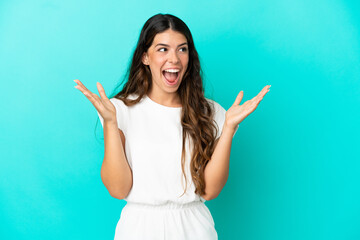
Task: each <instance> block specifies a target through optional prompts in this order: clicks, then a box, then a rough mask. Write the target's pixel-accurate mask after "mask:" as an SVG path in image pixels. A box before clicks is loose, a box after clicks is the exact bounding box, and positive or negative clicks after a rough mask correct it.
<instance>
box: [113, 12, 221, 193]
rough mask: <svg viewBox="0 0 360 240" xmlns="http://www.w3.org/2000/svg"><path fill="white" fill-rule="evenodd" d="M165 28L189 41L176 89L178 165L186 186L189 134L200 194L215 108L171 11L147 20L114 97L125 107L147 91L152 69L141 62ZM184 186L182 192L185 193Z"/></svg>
mask: <svg viewBox="0 0 360 240" xmlns="http://www.w3.org/2000/svg"><path fill="white" fill-rule="evenodd" d="M168 29H171V30H173V31H177V32H180V33H182V34H183V35H184V36H185V37H186V39H187V43H188V49H189V62H188V67H187V70H186V72H185V74H184V77H183V80H182V82H181V84H180V86H179V88H178V90H177V92H178V94H179V96H180V99H181V104H182V111H181V125H182V128H183V139H182V146H183V147H182V156H181V168H182V172H183V176H184V177H185V183H186V188H187V177H186V174H185V143H186V139H187V138H188V137H190V138H191V139H192V141H193V152H192V157H191V162H190V172H191V175H192V180H193V182H194V185H195V189H196V190H195V193H196V194H199V195H200V196H201V195H203V194H205V179H204V170H205V167H206V165H207V163H208V161H209V160H210V158H211V155H212V153H213V151H214V146H215V136H216V135H217V131H218V129H217V128H216V126H215V124H214V120H213V115H214V108H213V106H212V103H211V102H209V101H207V100H206V99H205V96H204V88H203V82H202V70H201V67H200V61H199V56H198V53H197V51H196V49H195V45H194V42H193V38H192V35H191V32H190V30H189V28H188V27H187V26H186V24H185V23H184V22H183V21H182V20H181V19H179V18H178V17H175V16H173V15H170V14H157V15H154V16H152V17H151V18H149V19H148V20H147V21H146V23H145V24H144V26H143V28H142V30H141V33H140V37H139V40H138V42H137V45H136V48H135V51H134V54H133V56H132V61H131V64H130V66H129V68H128V70H127V73H126V76H125V79H127V82H126V83H125V85H124V86H123V89H122V90H121V91H120V92H118V93H117V94H115V95H114V96H113V97H114V98H117V99H120V100H122V101H123V102H124V103H125V105H127V106H132V105H134V104H136V103H138V102H139V101H140V100H141V99H142V98H143V96H144V95H145V94H147V93H148V91H149V90H150V89H151V84H152V80H151V71H150V68H149V66H147V65H144V64H143V63H142V61H141V60H142V56H143V53H145V52H146V51H147V50H148V49H149V47H150V46H151V44H152V42H153V40H154V38H155V35H156V34H158V33H161V32H164V31H166V30H168ZM127 76H128V77H127ZM130 94H135V95H137V96H138V97H137V98H136V99H128V98H127V97H128V96H129V95H130ZM110 98H111V97H110ZM186 188H185V190H184V193H183V194H185V192H186ZM183 194H182V195H183Z"/></svg>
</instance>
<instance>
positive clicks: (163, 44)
mask: <svg viewBox="0 0 360 240" xmlns="http://www.w3.org/2000/svg"><path fill="white" fill-rule="evenodd" d="M186 44H187V42H184V43H182V44H179V45H178V47H180V46H182V45H186ZM158 45H161V46H165V47H169V45H167V44H165V43H158V44H156V45H155V47H157V46H158Z"/></svg>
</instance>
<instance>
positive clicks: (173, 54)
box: [168, 51, 179, 63]
mask: <svg viewBox="0 0 360 240" xmlns="http://www.w3.org/2000/svg"><path fill="white" fill-rule="evenodd" d="M168 61H169V62H171V63H177V62H178V61H179V56H178V55H177V54H176V52H174V51H169V58H168Z"/></svg>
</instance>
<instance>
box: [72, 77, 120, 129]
mask: <svg viewBox="0 0 360 240" xmlns="http://www.w3.org/2000/svg"><path fill="white" fill-rule="evenodd" d="M74 82H76V83H77V84H78V85H76V86H75V88H76V89H79V90H80V91H81V92H82V93H83V94H84V95H85V97H87V99H89V101H90V102H91V103H92V104H93V105H94V107H95V108H96V110H97V111H98V112H99V113H100V115H101V116H102V117H103V119H104V121H108V122H114V123H116V109H115V106H114V104H113V103H112V102H111V101H110V100H109V99H108V98H107V96H106V94H105V90H104V88H103V86H102V85H101V84H100V83H99V82H98V83H97V84H96V86H97V89H98V91H99V94H100V97H99V96H98V95H96V94H95V93H92V92H91V91H90V90H89V89H87V88H86V87H85V86H84V84H82V82H80V80H78V79H75V80H74Z"/></svg>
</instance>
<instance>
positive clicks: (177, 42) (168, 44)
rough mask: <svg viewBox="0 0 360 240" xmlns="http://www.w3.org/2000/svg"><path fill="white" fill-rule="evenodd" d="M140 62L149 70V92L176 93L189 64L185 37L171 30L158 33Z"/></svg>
mask: <svg viewBox="0 0 360 240" xmlns="http://www.w3.org/2000/svg"><path fill="white" fill-rule="evenodd" d="M142 62H143V64H145V65H149V67H150V70H151V75H152V88H153V89H152V90H151V91H153V92H155V93H158V94H162V93H173V92H176V91H177V89H178V88H179V86H180V83H181V81H182V78H183V76H184V73H185V71H186V69H187V66H188V62H189V52H188V44H187V40H186V37H185V36H184V35H183V34H182V33H179V32H175V31H173V30H171V29H168V30H166V31H164V32H162V33H158V34H157V35H156V36H155V38H154V40H153V43H152V45H151V46H150V47H149V49H148V51H147V52H146V53H144V55H143V59H142Z"/></svg>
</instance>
